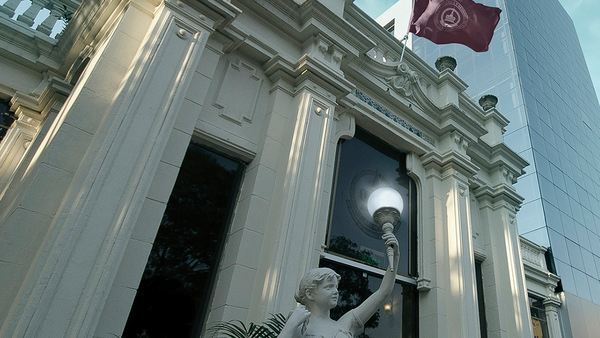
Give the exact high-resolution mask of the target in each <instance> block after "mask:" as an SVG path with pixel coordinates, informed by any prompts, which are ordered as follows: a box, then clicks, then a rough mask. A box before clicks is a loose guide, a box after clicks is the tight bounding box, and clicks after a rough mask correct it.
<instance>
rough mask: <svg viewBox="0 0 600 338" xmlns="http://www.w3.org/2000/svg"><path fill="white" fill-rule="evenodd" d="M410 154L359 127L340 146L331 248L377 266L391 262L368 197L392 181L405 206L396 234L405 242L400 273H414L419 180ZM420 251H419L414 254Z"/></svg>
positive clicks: (331, 226) (395, 228) (401, 245)
mask: <svg viewBox="0 0 600 338" xmlns="http://www.w3.org/2000/svg"><path fill="white" fill-rule="evenodd" d="M404 161H405V155H404V154H402V153H399V152H397V151H395V150H393V149H391V148H390V147H389V146H386V145H385V144H383V143H382V142H381V141H379V140H377V139H375V138H374V137H372V136H370V135H367V134H366V133H364V132H361V131H357V132H356V135H355V137H354V138H353V139H351V140H348V141H345V142H344V143H343V144H342V145H341V146H340V150H339V162H338V170H337V177H336V178H337V181H336V185H335V193H334V198H335V199H334V202H333V208H332V211H331V225H330V233H329V238H328V250H329V251H330V252H333V253H337V254H340V255H344V256H347V257H349V258H352V259H355V260H359V261H361V262H364V263H367V264H371V265H374V266H380V267H384V268H385V267H387V265H388V262H387V256H386V254H385V246H384V243H383V241H382V239H381V235H382V234H383V232H382V231H381V227H380V226H379V225H376V224H375V223H374V222H373V221H372V218H371V216H370V214H369V213H368V211H367V200H368V198H369V196H370V194H371V192H373V191H374V190H375V189H376V188H379V187H382V186H389V187H392V188H394V189H396V190H397V191H398V192H399V193H400V195H401V196H402V199H403V203H404V208H403V211H402V213H401V217H400V220H399V221H398V222H397V223H396V224H395V225H394V233H395V234H396V237H397V238H398V241H399V244H400V264H399V267H398V272H400V273H402V274H405V275H411V274H414V273H415V272H414V270H415V268H416V267H415V263H414V261H412V262H411V259H412V258H413V257H412V256H411V252H414V251H415V250H412V248H416V236H415V231H412V230H411V224H414V223H415V218H416V203H412V202H410V203H409V201H410V199H411V198H415V196H416V195H415V193H414V190H415V189H414V183H412V180H410V179H409V177H408V175H407V174H406V165H405V162H404ZM413 256H416V255H413Z"/></svg>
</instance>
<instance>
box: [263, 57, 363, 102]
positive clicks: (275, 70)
mask: <svg viewBox="0 0 600 338" xmlns="http://www.w3.org/2000/svg"><path fill="white" fill-rule="evenodd" d="M264 69H265V75H266V76H268V77H269V79H270V80H271V81H272V82H273V83H276V82H278V81H279V80H284V81H287V82H290V83H292V84H293V85H298V84H300V83H301V82H303V81H305V80H311V81H314V82H315V83H318V84H319V85H321V86H323V87H324V88H325V89H326V90H328V91H329V92H331V93H332V94H333V95H335V96H336V98H338V99H341V98H343V97H345V96H347V95H348V94H349V93H350V92H351V91H352V90H353V89H354V85H353V84H352V83H351V82H350V81H348V80H346V78H345V77H344V75H343V74H342V73H340V72H338V71H336V70H335V69H333V68H331V67H330V66H329V65H326V64H325V63H323V62H322V61H321V60H319V59H318V58H315V57H312V56H310V55H307V54H305V55H303V56H302V57H301V58H300V59H299V60H298V61H296V62H295V63H292V62H290V61H289V60H287V59H286V58H284V57H282V56H280V55H277V56H276V57H274V58H273V59H271V60H269V61H268V62H267V63H266V64H265V65H264Z"/></svg>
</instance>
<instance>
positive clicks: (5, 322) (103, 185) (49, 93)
mask: <svg viewBox="0 0 600 338" xmlns="http://www.w3.org/2000/svg"><path fill="white" fill-rule="evenodd" d="M7 4H9V5H10V4H13V1H8V2H6V3H5V4H4V5H3V7H2V13H4V14H1V16H0V20H1V22H0V24H2V25H3V27H10V29H11V30H10V31H7V30H3V31H5V32H9V34H5V33H3V34H5V35H4V36H3V39H4V40H3V41H6V42H5V47H2V51H1V52H2V54H1V55H0V71H1V72H2V74H3V76H2V79H1V80H0V99H2V100H3V107H5V109H6V111H7V114H9V115H11V116H13V117H14V119H15V121H14V122H13V124H12V125H11V126H10V128H9V129H8V131H7V133H6V135H5V137H4V138H3V139H2V142H1V143H0V194H1V195H0V198H1V199H0V285H3V287H2V288H0V304H2V306H1V307H0V336H3V337H115V336H117V337H122V336H123V337H127V335H128V332H132V333H133V332H136V331H135V329H136V327H139V328H141V329H140V330H141V331H139V332H137V333H136V334H140V335H141V333H140V332H142V334H143V332H144V330H146V333H145V334H148V336H150V337H152V335H150V334H149V333H148V332H150V331H148V330H150V329H144V327H145V326H144V325H151V324H153V325H155V324H156V320H150V319H148V318H154V317H150V315H148V314H146V315H145V314H144V312H143V311H144V309H149V308H151V307H152V306H155V307H159V308H160V307H161V306H159V305H143V304H150V303H143V302H144V300H141V296H139V295H141V294H149V295H150V296H149V298H150V299H151V300H152V299H154V300H156V299H158V298H159V297H158V296H159V295H161V294H162V295H165V294H168V295H172V296H169V297H167V298H171V299H167V300H164V301H167V302H168V301H171V300H173V299H175V298H177V297H180V296H181V297H182V298H185V299H188V300H189V299H193V301H191V300H190V301H189V302H187V303H185V304H186V305H185V306H179V307H178V310H181V309H183V310H181V313H180V312H177V316H176V317H177V320H179V319H181V318H188V317H189V320H188V319H186V324H185V325H184V326H186V325H187V326H186V327H189V330H188V331H186V333H182V334H183V335H182V336H185V335H188V336H199V335H201V334H202V333H203V332H206V329H207V328H208V327H211V325H213V324H214V323H217V322H220V321H227V320H232V319H236V320H241V321H242V322H245V323H248V322H255V323H256V322H261V321H264V320H266V319H267V318H268V317H269V315H270V314H275V313H283V314H287V313H288V312H289V311H291V310H292V309H293V308H295V306H296V302H295V300H294V298H293V294H294V292H295V290H296V289H297V287H298V281H299V280H300V278H301V277H302V276H303V274H304V273H305V272H306V271H308V270H310V269H311V268H314V267H317V266H334V268H336V269H339V270H340V271H343V273H342V275H343V276H346V277H347V279H348V280H352V281H354V286H356V287H355V288H354V289H356V290H354V289H352V291H348V292H349V293H348V295H347V296H348V297H349V298H348V299H354V298H352V297H355V298H356V297H358V298H361V297H363V296H364V293H365V292H366V291H365V290H368V289H370V288H371V287H372V285H377V283H378V278H380V276H381V275H382V274H383V270H382V268H381V267H385V260H383V259H380V258H379V256H380V255H379V252H378V251H383V250H384V249H383V248H382V246H383V245H382V244H372V243H375V242H376V241H375V239H376V238H377V236H379V234H378V231H379V229H377V228H373V224H372V223H371V222H370V220H369V219H368V217H365V216H364V206H363V205H362V204H361V203H363V202H364V200H365V198H366V197H367V195H368V193H369V192H370V191H371V190H372V189H373V188H374V187H376V186H378V185H389V186H393V187H395V188H396V189H398V190H399V191H400V192H401V194H402V196H403V198H405V201H404V202H405V210H404V211H403V212H402V215H403V218H401V220H400V223H399V224H398V226H397V228H396V229H395V231H397V232H396V234H397V237H398V238H399V241H400V244H401V246H402V250H401V252H402V253H403V255H404V257H405V258H404V262H403V263H402V262H401V268H400V271H399V273H398V275H397V285H396V288H395V289H396V290H398V295H397V296H396V295H395V296H394V297H395V298H393V299H392V300H390V303H389V306H388V305H386V307H385V308H383V309H382V310H381V311H380V313H379V314H378V315H377V318H376V320H373V322H372V323H367V324H365V330H364V332H363V334H364V335H366V336H368V334H371V336H372V337H381V336H406V337H416V336H418V337H479V336H489V337H533V336H534V332H537V331H536V330H537V328H536V327H535V323H536V322H535V320H534V321H532V315H531V307H530V303H531V300H530V299H531V297H534V298H535V299H539V300H540V301H541V302H542V303H543V309H544V310H545V315H546V317H545V318H547V325H546V326H547V329H546V332H550V333H549V335H548V336H549V337H561V333H560V325H559V323H558V317H557V316H556V312H557V311H560V304H561V303H560V298H559V297H557V296H556V295H555V291H556V290H555V287H556V285H557V283H558V281H559V278H558V277H557V276H555V275H552V274H550V273H549V272H548V270H547V268H546V266H545V263H544V261H543V255H544V252H545V249H544V248H542V247H537V246H535V245H534V244H532V243H528V244H527V245H525V246H524V244H523V241H522V240H520V238H519V236H518V232H517V225H516V218H515V216H516V213H517V212H518V210H519V206H520V203H521V202H522V198H521V197H520V196H519V195H518V194H517V193H516V192H515V189H514V188H513V186H512V185H513V183H515V181H516V178H517V177H518V176H520V175H522V174H523V173H524V172H523V168H524V167H525V166H526V165H527V162H526V161H525V160H524V159H522V158H521V157H519V156H518V155H517V154H516V153H515V152H514V151H512V150H511V149H510V148H509V147H507V146H506V145H505V144H504V143H503V142H502V134H503V131H504V127H506V125H507V124H508V123H509V121H508V120H507V119H506V118H505V117H503V115H502V114H501V112H499V111H497V110H496V109H495V108H494V106H493V105H489V106H488V105H483V107H484V108H485V109H484V108H482V106H480V105H479V104H478V102H477V101H475V100H474V99H473V98H471V97H469V96H467V95H466V94H465V93H464V91H465V89H466V88H467V86H468V84H467V83H465V82H464V81H463V80H462V79H460V78H459V77H458V76H457V75H456V74H455V73H454V72H453V70H452V69H449V68H443V66H440V67H439V69H436V68H434V67H432V65H427V64H425V63H424V61H423V60H421V59H420V58H418V57H417V56H415V54H413V53H412V52H411V51H409V50H406V51H405V52H404V53H403V51H402V45H401V44H400V43H398V41H397V40H396V39H395V38H394V37H393V36H391V35H390V34H389V33H388V32H387V31H386V30H385V29H383V28H382V27H380V26H379V25H377V24H376V23H375V21H373V20H372V19H370V18H368V17H367V16H366V15H365V14H364V13H363V12H362V11H361V10H360V9H358V8H357V7H356V6H355V5H354V4H353V3H352V1H343V0H323V1H316V0H315V1H313V0H306V1H292V0H286V1H270V0H266V1H246V0H243V1H226V0H201V1H187V0H186V1H171V0H167V1H158V0H134V1H123V0H106V1H104V0H96V1H87V0H85V1H83V2H82V3H81V4H80V6H79V7H78V8H77V10H76V11H75V14H74V15H73V17H72V18H71V19H70V22H69V24H68V26H67V27H66V29H65V30H64V32H62V33H61V34H60V35H59V37H58V38H50V37H48V36H47V35H45V34H47V31H44V32H42V30H43V29H42V30H40V29H38V30H37V31H36V30H33V29H32V28H30V27H28V26H27V25H26V24H24V23H23V20H20V21H15V20H14V19H11V18H13V15H11V14H10V11H11V8H12V10H13V14H14V8H15V6H13V5H11V6H12V7H11V6H8V5H7ZM38 9H39V8H38ZM9 35H10V38H9V37H8V36H9ZM401 55H403V57H402V60H400V58H401ZM477 100H479V98H477ZM482 103H483V101H482ZM200 168H204V169H200ZM186 173H187V174H186ZM219 173H222V174H223V175H221V174H219ZM203 178H204V181H203V180H202V179H203ZM184 179H189V180H190V181H184ZM197 179H199V180H200V181H195V180H197ZM179 182H183V183H179ZM209 184H212V185H210V188H209ZM180 186H181V189H180V188H179V187H180ZM186 187H194V189H189V190H193V191H192V193H190V194H191V195H186V194H188V193H189V192H187V191H186V190H185V188H186ZM196 187H198V188H197V189H196ZM203 189H204V190H203ZM221 190H222V192H221ZM209 192H210V193H212V194H215V196H216V195H218V196H220V197H219V198H218V200H219V201H222V204H219V205H218V206H216V207H214V208H211V207H210V206H211V205H212V203H213V200H208V199H207V200H204V199H201V196H204V195H205V194H208V193H209ZM189 196H193V197H189ZM188 198H189V199H188ZM216 199H217V198H216V197H215V200H216ZM178 201H179V204H177V203H178ZM182 201H183V202H182ZM198 201H201V202H198ZM192 203H198V204H192ZM186 205H194V207H193V208H188V209H191V210H188V209H182V208H185V206H186ZM199 209H202V210H200V211H198V210H199ZM196 212H198V213H196ZM181 215H189V217H188V218H187V220H180V219H179V218H178V217H179V216H181ZM214 215H217V216H218V217H217V216H215V217H212V216H214ZM213 218H215V220H213ZM190 219H191V220H192V221H190ZM210 222H212V223H210ZM188 223H190V224H191V225H189V226H191V229H193V230H189V231H188V230H185V232H184V230H182V229H184V226H183V224H188ZM198 224H208V225H198ZM186 226H188V225H186ZM196 226H198V227H196ZM185 229H188V228H185ZM198 229H200V230H198ZM215 229H220V230H215ZM180 232H181V233H180ZM210 236H213V237H210ZM173 238H175V239H173ZM206 238H210V240H209V241H207V242H206V243H204V242H202V241H203V240H205V239H206ZM212 238H214V240H213V239H212ZM188 239H190V240H191V241H189V242H186V240H188ZM163 241H164V242H163ZM162 243H167V244H162ZM173 243H179V244H181V243H187V244H184V245H180V246H179V247H177V245H176V244H173ZM198 243H200V244H198ZM203 243H204V244H203ZM377 245H380V246H381V247H378V246H377ZM153 246H154V249H153ZM209 247H210V248H212V249H211V250H212V251H210V252H209V253H203V255H204V256H198V255H200V254H196V253H189V250H188V249H190V248H194V249H197V250H199V251H202V250H204V249H205V248H209ZM165 248H166V249H165ZM176 248H178V249H176ZM161 250H163V251H161ZM207 250H208V249H207ZM176 251H181V252H183V253H182V256H177V257H180V258H177V257H175V258H173V256H171V253H173V252H176ZM167 252H168V253H169V254H167ZM202 252H203V251H202ZM525 252H526V253H525ZM203 257H204V258H203ZM205 257H210V259H211V260H204V259H205ZM165 261H169V262H171V265H169V266H167V265H168V264H167V263H165ZM198 262H200V263H198ZM211 262H212V263H211ZM535 262H538V263H539V264H535ZM182 265H185V266H186V267H185V268H186V269H188V270H181V269H183V268H182V267H181V266H182ZM380 266H381V267H380ZM165 271H170V273H171V275H168V273H167V272H165ZM181 271H187V272H185V273H183V275H184V277H182V278H183V279H181V280H179V281H177V283H179V284H177V286H176V287H169V285H173V283H175V282H174V280H175V278H174V277H173V276H174V275H177V274H179V275H182V272H181ZM161 274H162V275H161ZM192 275H193V276H196V275H197V276H200V277H198V278H196V277H194V278H191V277H190V276H192ZM202 276H203V277H202ZM354 278H356V279H354ZM198 280H202V283H204V284H202V285H203V286H200V287H198V286H197V284H195V283H197V281H198ZM161 283H162V284H161ZM157 285H160V287H159V286H157ZM350 287H352V285H350V286H348V288H350ZM152 288H154V289H152ZM149 290H154V292H155V293H152V292H151V291H149ZM156 290H159V291H156ZM160 290H162V291H160ZM349 290H350V289H349ZM194 292H196V293H194ZM395 292H396V291H395ZM367 293H368V292H367ZM136 294H138V298H140V300H138V298H136ZM342 297H343V296H342ZM138 302H139V303H138ZM136 304H142V305H139V306H138V305H136ZM161 304H164V303H161ZM169 304H170V303H169ZM187 306H189V311H188V310H185V309H188V307H187ZM162 308H167V309H168V310H169V311H171V310H172V309H171V308H168V307H166V306H162ZM139 309H142V310H139ZM138 310H139V311H141V312H138ZM138 313H139V314H140V315H137V314H138ZM135 316H137V317H135ZM134 317H135V318H134ZM139 318H142V319H139ZM143 318H147V319H148V320H149V321H154V323H144V322H143ZM157 318H160V317H157ZM534 319H535V318H534ZM532 323H533V324H534V325H532ZM538 323H539V321H538ZM158 324H159V326H162V327H168V325H169V323H168V321H166V320H165V322H164V323H160V321H159V323H158ZM388 326H389V328H388ZM130 330H131V331H130ZM169 330H175V329H169ZM371 330H372V331H371ZM377 330H383V331H377ZM124 332H125V333H124ZM390 332H392V333H390ZM130 336H134V335H130ZM142 336H143V335H142ZM536 337H537V334H536ZM544 337H545V336H544Z"/></svg>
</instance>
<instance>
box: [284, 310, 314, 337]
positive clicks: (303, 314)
mask: <svg viewBox="0 0 600 338" xmlns="http://www.w3.org/2000/svg"><path fill="white" fill-rule="evenodd" d="M309 318H310V311H308V309H306V307H305V306H304V305H300V306H298V307H297V308H296V309H295V310H294V311H292V314H291V315H290V318H288V320H287V323H288V324H290V325H291V326H292V327H298V326H300V325H303V324H304V327H303V328H302V331H304V330H306V327H305V326H306V324H308V319H309Z"/></svg>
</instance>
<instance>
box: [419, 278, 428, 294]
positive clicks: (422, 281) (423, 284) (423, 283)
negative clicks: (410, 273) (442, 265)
mask: <svg viewBox="0 0 600 338" xmlns="http://www.w3.org/2000/svg"><path fill="white" fill-rule="evenodd" d="M431 289H432V287H431V280H429V279H427V278H419V279H417V290H419V291H421V292H426V291H429V290H431Z"/></svg>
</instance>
